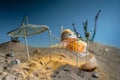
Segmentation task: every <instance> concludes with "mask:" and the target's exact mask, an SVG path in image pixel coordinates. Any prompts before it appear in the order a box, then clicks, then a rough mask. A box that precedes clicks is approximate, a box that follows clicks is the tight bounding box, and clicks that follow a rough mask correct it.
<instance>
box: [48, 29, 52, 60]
mask: <svg viewBox="0 0 120 80" xmlns="http://www.w3.org/2000/svg"><path fill="white" fill-rule="evenodd" d="M48 33H49V42H50V60H51V52H52V50H51V45H52V38H51V31H50V30H48Z"/></svg>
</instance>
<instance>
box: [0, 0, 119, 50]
mask: <svg viewBox="0 0 120 80" xmlns="http://www.w3.org/2000/svg"><path fill="white" fill-rule="evenodd" d="M99 9H101V13H100V15H99V19H98V22H97V23H98V24H97V33H96V36H95V42H99V43H102V44H107V45H111V46H116V47H119V48H120V30H119V29H120V28H119V27H120V0H0V43H3V42H6V41H8V40H10V37H8V36H7V34H6V33H7V32H9V31H10V30H13V29H15V28H17V27H18V26H20V25H21V21H22V17H23V15H27V16H28V18H29V23H31V24H40V25H42V24H45V25H47V26H49V27H50V29H51V31H52V33H53V34H55V35H56V36H58V37H60V27H61V26H63V27H64V29H67V28H69V29H72V30H73V27H72V23H75V25H76V28H77V31H78V32H79V33H81V34H82V36H83V34H84V31H83V22H84V21H85V20H86V19H88V28H89V31H90V30H93V28H94V18H95V15H96V13H97V12H98V10H99ZM20 40H21V41H22V43H24V39H23V38H20ZM28 43H29V45H31V46H39V47H40V46H48V45H49V36H48V32H47V31H46V32H44V33H42V34H38V35H33V36H29V37H28Z"/></svg>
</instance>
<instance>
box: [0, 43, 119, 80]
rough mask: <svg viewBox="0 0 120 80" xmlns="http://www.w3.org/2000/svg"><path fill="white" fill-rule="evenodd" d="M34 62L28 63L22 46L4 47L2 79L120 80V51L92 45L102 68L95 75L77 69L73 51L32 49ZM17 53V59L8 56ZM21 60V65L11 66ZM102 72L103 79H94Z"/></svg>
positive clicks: (0, 68)
mask: <svg viewBox="0 0 120 80" xmlns="http://www.w3.org/2000/svg"><path fill="white" fill-rule="evenodd" d="M29 50H30V56H31V60H30V61H27V57H26V48H25V46H24V45H22V44H21V43H12V42H6V43H2V44H0V80H119V79H120V76H119V69H120V49H118V48H114V47H110V46H105V45H101V44H98V43H90V47H89V51H90V52H92V53H94V55H95V57H96V59H97V62H98V68H97V69H96V70H95V71H92V72H86V71H82V70H80V69H78V68H76V67H75V65H76V63H75V56H74V55H73V54H70V52H69V51H66V50H62V53H64V54H61V49H52V53H51V56H52V57H51V58H50V51H51V50H50V49H48V48H29ZM9 52H13V53H14V54H15V55H14V57H6V56H5V55H6V54H7V53H9ZM16 59H19V60H20V61H21V63H20V64H11V62H12V61H14V60H16ZM95 73H98V74H99V77H100V78H95V77H93V74H95Z"/></svg>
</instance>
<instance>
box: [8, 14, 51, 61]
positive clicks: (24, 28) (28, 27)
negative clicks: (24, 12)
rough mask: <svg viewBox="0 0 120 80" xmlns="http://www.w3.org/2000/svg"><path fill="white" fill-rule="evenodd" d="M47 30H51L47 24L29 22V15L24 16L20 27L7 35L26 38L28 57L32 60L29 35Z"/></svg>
mask: <svg viewBox="0 0 120 80" xmlns="http://www.w3.org/2000/svg"><path fill="white" fill-rule="evenodd" d="M25 20H26V22H27V24H24V21H25ZM46 30H49V27H48V26H46V25H34V24H28V18H27V16H24V17H23V21H22V25H21V26H20V27H18V28H17V29H14V30H12V31H10V32H8V33H7V35H8V36H10V37H23V38H24V39H25V43H26V50H27V58H28V60H30V58H29V49H28V42H27V36H32V35H36V34H41V33H43V32H44V31H46Z"/></svg>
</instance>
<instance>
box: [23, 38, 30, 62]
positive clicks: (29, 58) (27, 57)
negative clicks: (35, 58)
mask: <svg viewBox="0 0 120 80" xmlns="http://www.w3.org/2000/svg"><path fill="white" fill-rule="evenodd" d="M24 39H25V44H26V50H27V58H28V60H30V56H29V49H28V42H27V37H24Z"/></svg>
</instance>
